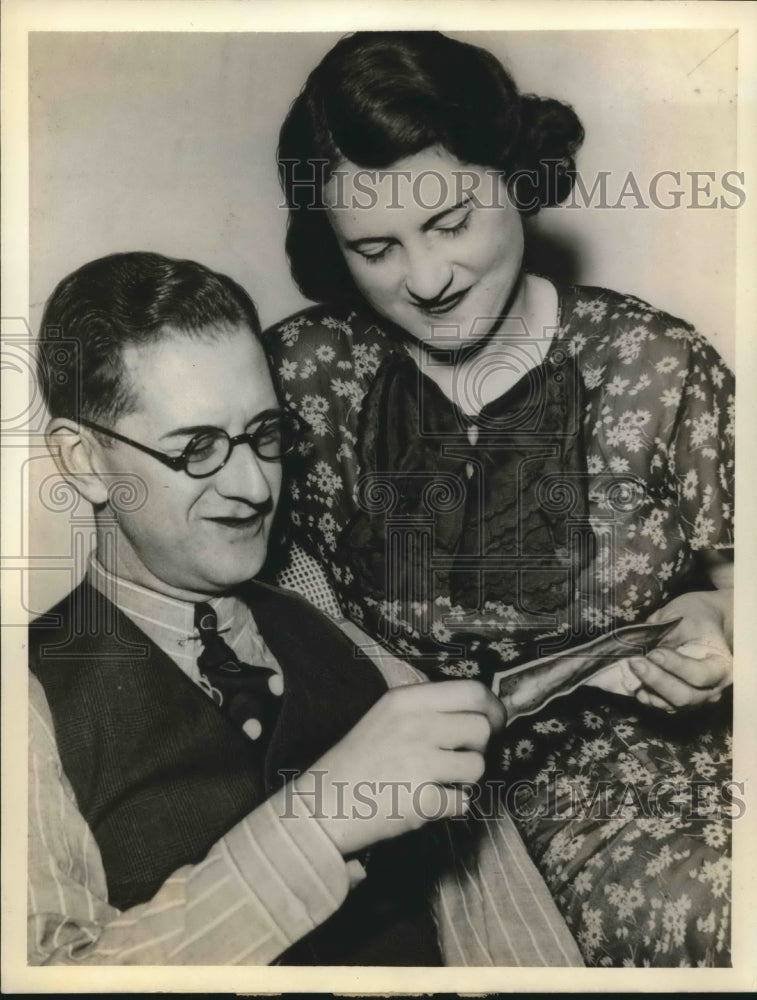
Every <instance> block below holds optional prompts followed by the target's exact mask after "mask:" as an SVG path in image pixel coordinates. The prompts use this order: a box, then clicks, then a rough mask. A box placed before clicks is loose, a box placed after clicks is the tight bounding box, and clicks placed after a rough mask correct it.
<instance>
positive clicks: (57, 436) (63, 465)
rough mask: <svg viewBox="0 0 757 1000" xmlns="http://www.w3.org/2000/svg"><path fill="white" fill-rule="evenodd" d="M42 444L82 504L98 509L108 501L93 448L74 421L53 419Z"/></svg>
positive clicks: (90, 441)
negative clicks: (79, 497) (81, 498)
mask: <svg viewBox="0 0 757 1000" xmlns="http://www.w3.org/2000/svg"><path fill="white" fill-rule="evenodd" d="M45 441H46V443H47V447H48V449H49V451H50V454H51V455H52V457H53V461H54V462H55V465H56V466H57V469H58V472H60V474H61V475H62V476H63V478H64V479H65V480H66V482H67V483H69V484H70V485H71V486H73V488H74V489H75V490H76V492H77V493H79V494H81V496H83V497H84V499H85V500H89V502H90V503H91V504H92V505H93V506H94V507H98V506H101V505H102V504H104V503H105V502H106V501H107V499H108V489H107V486H106V484H105V483H104V481H103V480H102V478H101V476H100V474H99V473H98V471H97V466H96V464H95V463H94V445H93V442H92V440H91V438H90V437H89V435H86V436H85V434H84V433H82V428H81V426H80V425H79V424H78V423H77V422H76V421H75V420H66V419H65V418H64V417H54V418H53V419H52V420H51V421H50V422H49V423H48V425H47V428H46V430H45Z"/></svg>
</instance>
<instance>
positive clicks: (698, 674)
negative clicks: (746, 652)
mask: <svg viewBox="0 0 757 1000" xmlns="http://www.w3.org/2000/svg"><path fill="white" fill-rule="evenodd" d="M682 648H685V647H682ZM701 648H702V647H699V646H698V647H697V649H701ZM639 659H641V658H639ZM646 659H647V660H649V661H651V662H652V663H653V664H655V665H656V666H658V667H661V668H662V669H663V670H665V671H666V672H667V673H669V674H673V675H674V676H676V677H678V678H680V679H681V680H682V681H684V682H685V683H686V684H689V685H691V687H696V688H714V687H717V686H718V685H720V684H724V683H726V682H727V676H728V664H729V661H730V656H724V655H723V654H722V653H721V652H720V651H714V650H710V651H709V655H705V656H704V657H702V658H694V657H691V656H687V655H685V654H682V653H680V652H679V651H677V650H674V649H662V648H659V649H653V650H652V651H651V653H649V654H648V655H647V657H646Z"/></svg>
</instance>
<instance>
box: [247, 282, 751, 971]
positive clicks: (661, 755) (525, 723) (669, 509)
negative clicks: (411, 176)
mask: <svg viewBox="0 0 757 1000" xmlns="http://www.w3.org/2000/svg"><path fill="white" fill-rule="evenodd" d="M559 303H560V309H559V320H558V328H557V329H556V330H555V331H548V336H549V337H550V341H549V346H548V349H546V353H545V355H544V358H543V361H542V362H541V363H539V364H537V365H533V364H528V363H525V364H524V375H523V377H522V378H519V379H517V380H516V383H515V385H514V386H513V388H512V389H510V390H508V392H507V393H505V394H504V395H503V396H502V397H500V398H499V399H497V400H495V401H494V402H492V403H489V404H487V405H486V406H484V407H483V408H481V410H480V412H479V413H478V416H477V417H476V418H471V417H468V416H466V415H465V414H464V413H463V412H462V410H461V409H459V408H458V407H457V406H456V405H455V404H454V403H452V402H450V401H449V400H448V399H447V397H446V396H444V395H443V394H442V393H441V391H440V390H439V389H438V388H437V386H436V383H435V382H434V381H433V380H432V379H430V378H428V377H427V376H426V375H425V374H424V373H422V372H421V371H420V370H419V369H418V367H417V365H416V363H415V362H414V361H413V360H412V358H411V357H410V356H409V354H408V352H407V351H406V350H405V348H404V346H403V344H402V341H401V340H400V339H398V338H397V337H396V335H393V333H392V332H391V331H390V330H388V329H385V328H384V327H383V325H382V321H381V320H380V319H379V318H378V317H377V316H376V315H375V314H373V313H371V312H369V311H368V310H367V309H366V308H365V307H364V306H362V305H360V306H355V305H350V304H344V305H339V306H318V307H314V308H313V309H310V310H307V311H306V312H303V313H301V314H299V315H297V316H295V317H293V318H291V319H289V320H287V321H286V322H284V323H281V324H278V325H277V326H275V327H273V328H271V329H270V330H269V331H267V333H266V335H265V341H266V346H267V349H268V351H269V356H270V360H271V364H272V370H273V373H274V378H275V379H276V381H277V383H278V386H279V391H280V395H281V396H282V399H283V401H284V403H285V405H288V406H290V407H292V408H293V409H294V410H295V411H296V412H297V413H298V414H299V415H300V416H301V417H302V418H303V419H304V421H305V422H306V430H305V432H304V434H303V441H302V444H301V447H300V450H299V453H298V455H297V456H296V460H295V461H294V462H293V464H292V466H291V468H290V469H289V470H288V471H289V476H288V487H287V489H288V493H287V495H286V496H285V497H284V498H283V503H284V508H285V516H286V517H287V518H288V521H289V531H290V537H291V538H292V540H293V541H296V542H297V543H298V544H299V545H300V546H301V547H302V548H304V549H305V550H306V551H308V552H309V553H311V554H312V555H313V556H314V557H315V558H316V559H317V560H318V561H319V563H320V564H321V565H322V566H323V568H324V569H325V571H326V573H327V575H328V577H329V580H330V582H331V584H332V586H333V588H334V590H335V592H336V594H337V597H338V599H339V601H340V603H341V605H342V608H343V610H344V612H345V613H346V614H347V615H348V617H350V618H351V619H352V620H354V621H355V622H356V623H357V624H358V625H360V626H361V627H362V628H363V629H365V630H366V631H367V632H369V633H370V634H372V635H373V636H375V637H376V638H377V639H378V640H379V641H380V643H381V644H382V645H383V646H385V647H386V648H388V649H390V650H391V652H393V653H394V654H396V655H398V656H401V657H403V658H405V659H407V660H409V661H410V662H413V663H414V664H415V665H416V666H418V667H419V668H420V669H422V670H423V671H424V672H425V673H427V674H428V675H429V676H430V677H431V678H432V679H447V678H450V677H476V678H479V679H481V680H482V681H483V682H485V683H490V682H491V679H492V675H493V674H494V673H495V672H497V671H501V670H503V669H507V667H508V666H515V665H517V664H518V663H521V662H525V661H527V660H529V659H532V658H533V657H535V656H538V655H541V654H544V653H550V652H553V651H555V650H558V649H563V648H569V647H570V646H571V645H575V644H577V643H579V642H583V641H585V640H586V639H587V638H591V637H593V636H594V635H598V634H600V633H601V632H604V631H606V630H607V629H608V628H610V627H612V626H614V625H618V624H624V623H628V622H633V621H639V620H644V619H645V618H646V617H647V616H648V615H649V614H650V613H651V612H653V611H654V610H655V609H656V608H659V607H660V606H662V605H663V604H665V603H666V602H667V601H669V600H670V599H671V598H672V597H674V596H676V595H677V594H679V593H681V592H684V591H686V590H690V589H698V588H699V589H701V586H702V581H701V579H698V576H697V573H698V569H697V557H696V553H697V552H699V551H702V550H711V549H729V548H731V547H732V545H733V486H732V484H733V433H734V430H733V424H734V386H733V377H732V374H731V372H730V371H729V370H728V368H727V366H726V365H725V364H724V363H723V361H722V360H721V359H720V358H719V356H718V355H717V353H716V352H715V351H714V349H713V348H712V346H711V345H710V344H709V343H708V342H707V341H706V340H705V339H704V338H703V337H701V336H700V335H699V334H697V332H696V331H695V330H694V329H693V328H692V327H691V326H689V325H688V324H686V323H684V322H683V321H681V320H678V319H675V318H674V317H671V316H669V315H667V314H666V313H663V312H661V311H659V310H656V309H654V308H653V307H652V306H650V305H648V304H647V303H645V302H642V301H640V300H638V299H635V298H633V297H631V296H627V295H621V294H618V293H616V292H612V291H609V290H606V289H601V288H591V287H586V286H577V287H570V288H562V289H559ZM529 349H530V348H529V346H528V344H527V343H526V342H525V341H524V342H523V344H521V345H520V346H517V345H516V349H515V350H514V349H513V344H512V341H511V342H510V343H509V344H508V345H507V351H506V355H507V358H508V359H512V357H514V356H517V351H518V350H521V351H523V352H526V354H527V352H528V350H529ZM493 356H494V357H495V358H496V352H495V354H494V355H493ZM504 358H505V354H503V359H504ZM503 363H505V361H504V360H503ZM526 369H527V372H526ZM464 388H465V387H464ZM465 391H473V392H475V391H476V389H475V386H474V387H473V388H472V389H471V388H470V387H468V388H467V389H465ZM729 726H730V708H729V704H728V699H723V700H722V701H721V702H720V703H719V704H718V705H716V706H709V707H708V708H707V709H701V710H698V711H695V712H690V713H683V714H681V715H680V716H677V717H673V718H671V717H668V716H666V715H664V714H662V713H657V712H652V711H646V710H644V709H643V708H642V707H641V706H640V705H638V703H637V702H635V701H632V700H630V699H627V698H623V697H620V696H614V695H610V694H606V693H605V692H601V691H597V690H596V689H591V688H583V689H580V690H579V691H578V692H576V693H575V694H573V695H571V696H570V697H568V698H565V699H562V700H561V701H558V702H553V703H552V704H551V705H550V706H548V707H547V709H545V710H543V712H542V713H540V714H538V715H536V716H534V717H531V718H527V719H520V720H516V722H515V723H514V724H513V725H512V726H509V727H508V728H507V729H506V731H505V735H504V739H503V740H502V741H501V744H500V745H499V746H498V748H496V749H495V750H494V751H493V755H494V758H495V759H494V760H493V764H494V768H493V769H494V770H496V772H497V774H498V776H499V778H500V779H504V781H505V782H506V786H505V787H507V788H508V789H510V790H511V789H513V788H515V787H516V786H517V796H515V797H514V798H513V800H512V801H508V808H510V809H511V810H512V812H513V815H514V818H515V819H516V822H517V823H518V824H519V828H520V830H521V833H522V835H523V837H524V840H525V842H526V844H527V846H528V848H529V850H530V852H531V854H532V856H533V857H534V860H535V861H536V863H537V865H538V866H539V867H540V870H541V872H542V874H543V876H544V878H545V880H546V881H547V883H548V885H549V886H550V888H551V890H552V892H553V894H554V896H555V899H556V901H557V903H558V905H559V906H560V907H561V910H562V912H563V914H564V916H565V918H566V920H567V921H568V923H569V925H570V926H571V928H572V929H573V932H574V934H575V936H576V939H577V941H578V943H579V946H580V947H581V949H582V952H583V954H584V958H585V960H586V962H587V964H595V965H610V966H614V965H631V966H637V965H666V966H670V965H689V964H690V965H697V964H700V965H727V964H728V962H729V960H730V959H729V923H728V920H729V898H730V897H729V891H730V890H729V871H730V869H729V861H728V848H729V838H730V826H729V817H730V815H732V814H734V812H737V810H738V802H734V799H737V795H735V794H733V793H734V789H733V787H732V785H729V782H730V780H731V772H730V759H731V758H730V743H729V740H730V729H729ZM663 785H664V786H665V787H664V794H662V791H661V789H662V786H663ZM598 790H599V791H598ZM736 791H737V790H736ZM600 792H601V795H600V794H599V793H600ZM652 793H654V795H655V798H654V801H651V799H650V795H651V794H652ZM661 795H662V799H664V808H663V805H662V804H661V801H662V800H661V798H660V796H661ZM598 796H599V797H598ZM577 804H578V806H580V808H577Z"/></svg>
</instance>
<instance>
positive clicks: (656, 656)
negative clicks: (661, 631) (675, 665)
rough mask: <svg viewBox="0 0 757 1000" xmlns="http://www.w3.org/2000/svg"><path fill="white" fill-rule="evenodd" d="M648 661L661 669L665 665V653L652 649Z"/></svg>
mask: <svg viewBox="0 0 757 1000" xmlns="http://www.w3.org/2000/svg"><path fill="white" fill-rule="evenodd" d="M649 659H650V660H651V661H652V663H656V664H658V666H660V667H662V666H664V665H665V659H666V657H665V653H664V652H663V651H662V650H661V649H653V650H652V652H651V653H650V654H649Z"/></svg>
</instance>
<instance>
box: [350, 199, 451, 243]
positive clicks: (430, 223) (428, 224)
mask: <svg viewBox="0 0 757 1000" xmlns="http://www.w3.org/2000/svg"><path fill="white" fill-rule="evenodd" d="M470 204H471V201H470V198H463V200H462V201H459V202H458V203H457V204H456V205H450V207H449V208H443V209H442V210H441V212H437V213H436V215H432V216H431V218H430V219H427V220H426V221H425V222H424V223H423V225H422V226H421V229H422V231H423V232H424V233H425V232H428V230H429V229H433V228H434V226H436V225H437V224H438V223H439V222H441V221H442V219H445V218H446V217H447V216H448V215H452V213H453V212H459V211H460V209H461V208H467V207H468V205H470ZM393 239H394V237H393V236H361V237H360V238H359V239H356V240H345V242H344V245H345V246H346V247H348V248H349V249H350V250H359V249H360V247H361V246H363V245H365V244H369V243H390V242H391V241H392V240H393Z"/></svg>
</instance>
